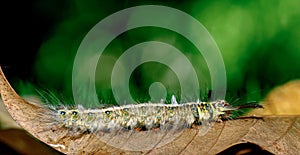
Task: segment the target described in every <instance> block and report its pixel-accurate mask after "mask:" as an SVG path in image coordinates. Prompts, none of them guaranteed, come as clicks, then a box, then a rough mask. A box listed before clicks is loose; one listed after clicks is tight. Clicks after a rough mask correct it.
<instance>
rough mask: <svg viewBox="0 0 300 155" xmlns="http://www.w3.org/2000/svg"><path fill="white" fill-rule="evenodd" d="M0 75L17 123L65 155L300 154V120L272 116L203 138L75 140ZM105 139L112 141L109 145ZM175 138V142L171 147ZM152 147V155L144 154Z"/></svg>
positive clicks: (152, 135)
mask: <svg viewBox="0 0 300 155" xmlns="http://www.w3.org/2000/svg"><path fill="white" fill-rule="evenodd" d="M0 73H1V74H0V89H1V95H2V99H3V102H4V104H5V105H6V107H7V110H8V111H9V113H10V115H11V116H12V117H13V119H14V120H15V121H16V122H18V124H20V125H21V126H22V127H23V128H24V129H25V130H27V131H28V132H29V133H31V134H32V135H33V136H35V137H36V138H38V139H39V140H41V141H43V142H45V143H46V144H48V145H50V146H52V147H53V148H55V149H57V150H59V151H61V152H63V153H66V154H216V153H218V152H221V151H222V150H225V149H226V148H228V147H230V146H232V145H235V144H238V143H245V142H251V143H254V144H257V145H259V146H260V147H262V148H263V149H265V150H268V151H270V152H272V153H275V154H297V153H299V152H298V148H300V142H299V139H300V117H299V116H285V117H280V116H276V117H271V116H268V117H264V118H263V119H253V118H246V119H237V120H230V121H225V122H222V123H215V124H214V126H212V128H211V129H210V130H209V132H208V133H207V134H206V135H204V136H200V134H199V128H201V127H198V128H192V129H184V130H182V131H175V132H171V131H170V133H161V132H155V131H147V132H146V131H143V132H132V133H130V132H127V133H123V134H120V135H113V136H111V137H110V136H109V135H107V134H106V133H105V134H104V135H95V134H89V133H81V134H76V135H75V134H72V132H70V131H68V130H67V129H66V128H63V127H56V128H55V127H51V126H50V127H49V124H45V121H43V119H44V118H40V117H41V115H40V114H44V113H47V110H46V109H45V108H44V107H42V106H40V105H37V104H32V103H29V102H27V101H25V100H24V99H22V98H21V97H19V96H18V94H17V93H15V91H14V90H13V89H12V88H11V86H10V85H9V83H8V82H7V80H6V79H5V76H4V75H3V73H2V70H0ZM44 117H46V116H44ZM37 118H38V119H37ZM45 119H49V118H45ZM105 137H106V138H110V139H106V140H105ZM170 138H174V139H173V140H171V141H170V142H168V139H170ZM110 144H118V146H119V147H114V146H116V145H110ZM149 146H151V147H150V148H149ZM147 147H148V148H149V149H147V150H145V148H147ZM139 149H140V150H139Z"/></svg>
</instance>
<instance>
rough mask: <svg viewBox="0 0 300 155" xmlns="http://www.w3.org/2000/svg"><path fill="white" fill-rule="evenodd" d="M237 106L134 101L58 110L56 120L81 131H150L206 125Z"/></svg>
mask: <svg viewBox="0 0 300 155" xmlns="http://www.w3.org/2000/svg"><path fill="white" fill-rule="evenodd" d="M234 109H236V108H234V107H231V106H229V104H228V103H227V102H225V101H224V100H217V101H214V102H200V101H197V102H189V103H184V104H178V103H177V101H176V98H175V97H174V96H172V104H163V103H159V104H153V103H144V104H133V105H124V106H118V107H109V108H102V109H85V108H83V107H82V106H78V108H76V109H66V108H65V109H58V110H56V113H55V119H56V121H58V123H59V124H60V125H62V126H64V127H66V128H68V129H70V130H74V131H81V132H92V133H94V132H114V131H120V130H123V129H125V130H133V129H134V130H137V131H140V130H152V129H172V128H177V129H178V128H186V127H191V126H192V125H193V124H196V125H200V124H201V125H207V124H208V123H209V122H215V121H218V120H220V119H221V118H222V117H224V115H225V114H226V112H227V111H231V110H234Z"/></svg>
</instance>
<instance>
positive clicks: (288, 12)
mask: <svg viewBox="0 0 300 155" xmlns="http://www.w3.org/2000/svg"><path fill="white" fill-rule="evenodd" d="M47 3H49V5H48V4H47ZM50 3H51V5H50ZM60 3H64V4H65V5H63V6H64V8H62V9H59V10H61V11H60V12H57V11H55V10H56V7H57V5H55V4H52V1H50V0H45V1H43V2H40V3H37V4H36V10H35V12H36V13H39V14H42V15H44V16H50V17H53V18H55V19H57V21H56V25H55V27H54V28H53V29H52V30H51V31H50V32H49V36H48V37H47V39H45V40H44V42H43V44H42V45H41V46H40V50H39V53H38V56H37V58H36V62H35V72H36V75H34V76H36V77H37V79H38V81H39V83H40V84H43V85H44V87H47V88H51V89H54V90H56V91H59V92H61V93H63V94H65V95H66V96H72V86H71V79H72V65H73V60H74V57H75V55H76V52H77V48H78V46H79V45H80V42H81V40H82V39H83V37H84V36H85V34H86V33H87V32H88V31H89V30H90V29H91V28H92V27H93V26H94V25H95V24H96V23H98V22H99V21H100V20H101V19H103V18H105V17H106V16H108V15H110V14H111V13H114V12H117V11H119V10H121V9H125V8H127V7H131V6H136V5H143V4H158V5H166V6H170V7H174V8H177V9H179V10H182V11H184V12H187V13H188V14H190V15H191V16H193V17H194V18H196V19H197V20H199V21H200V22H201V23H202V24H203V25H204V26H205V27H206V28H207V30H208V31H209V32H210V33H211V35H212V36H213V38H214V39H215V41H216V43H217V45H218V46H219V48H220V51H221V52H222V56H223V59H224V62H225V67H226V74H227V91H228V93H227V99H229V100H230V99H232V98H237V97H241V96H243V95H244V96H245V95H246V96H247V94H251V93H252V92H258V93H256V99H261V98H262V96H264V95H265V94H266V93H267V92H268V91H269V90H270V89H271V88H273V87H274V86H277V85H279V84H283V83H285V82H287V81H290V80H293V79H297V78H300V67H299V66H300V61H299V60H300V31H299V27H300V9H299V8H298V6H299V4H300V2H299V1H298V0H286V1H279V0H265V1H260V0H253V1H235V0H225V1H218V0H215V1H210V0H200V1H192V0H189V1H165V2H157V1H139V2H133V1H124V2H120V1H109V2H102V1H96V0H91V1H79V0H75V1H73V0H65V1H62V2H60ZM46 4H47V5H46ZM186 26H187V27H186V28H187V29H191V33H192V31H195V30H193V29H192V28H189V24H188V23H187V24H186ZM147 40H159V41H162V42H167V43H169V44H172V45H174V46H176V47H177V48H178V49H180V50H181V51H183V52H184V54H186V55H187V57H188V58H189V59H190V60H191V61H192V62H193V65H194V67H195V68H196V69H197V73H198V71H199V72H203V75H207V74H208V70H207V66H206V64H205V61H203V59H202V58H201V55H199V54H197V51H196V49H195V48H194V47H193V46H192V45H191V43H189V42H188V41H186V40H184V39H183V38H182V37H181V36H180V35H178V34H176V33H174V32H170V31H167V30H163V29H158V28H143V29H136V30H131V31H130V32H126V33H125V34H122V36H120V37H118V38H116V39H115V40H114V41H113V42H112V43H111V44H110V46H109V47H108V48H107V49H106V51H105V52H104V54H103V55H102V57H101V58H100V60H99V64H98V65H99V67H98V68H97V72H96V87H97V92H98V96H99V99H100V101H101V102H109V103H113V102H114V99H113V97H112V93H111V90H110V74H111V69H112V67H113V65H114V62H115V61H116V60H117V59H118V57H119V56H120V55H121V54H122V52H123V51H124V50H126V49H127V48H129V47H130V46H133V45H134V44H137V43H140V42H143V41H147ZM153 66H155V67H154V68H153ZM155 68H156V69H155ZM158 74H160V75H162V76H158ZM163 75H164V76H163ZM174 76H175V74H173V73H172V72H171V71H170V70H169V69H168V68H166V67H163V66H159V65H157V64H156V65H151V64H145V65H143V66H140V67H139V68H138V69H137V70H136V71H135V72H134V74H133V75H132V77H131V82H130V88H131V89H132V92H134V96H135V97H136V98H137V100H139V101H141V100H145V101H146V100H148V99H149V96H148V97H147V93H145V92H148V91H147V90H148V87H149V85H150V84H151V83H152V82H156V81H162V82H163V83H166V85H167V86H166V87H167V88H168V97H167V98H168V99H169V98H170V94H176V95H178V93H180V91H179V90H178V88H179V86H178V81H177V79H176V77H174ZM203 81H204V82H203V83H202V85H201V86H200V87H201V89H203V90H204V92H205V91H206V93H208V92H207V90H209V87H210V86H209V83H210V79H209V76H206V77H205V78H204V79H203ZM167 82H169V83H167ZM205 83H207V85H206V84H205ZM206 93H205V94H204V95H203V94H202V95H203V96H202V97H203V98H205V95H207V94H206ZM141 96H142V98H143V99H139V98H141ZM203 98H202V99H203ZM141 102H142V101H141Z"/></svg>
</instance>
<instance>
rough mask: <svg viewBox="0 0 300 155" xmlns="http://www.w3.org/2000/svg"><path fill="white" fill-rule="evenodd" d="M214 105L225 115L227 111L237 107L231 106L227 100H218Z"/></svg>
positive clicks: (220, 113)
mask: <svg viewBox="0 0 300 155" xmlns="http://www.w3.org/2000/svg"><path fill="white" fill-rule="evenodd" d="M214 107H215V108H216V110H217V111H218V113H219V115H224V114H226V113H227V112H230V111H232V110H236V109H237V108H235V107H231V106H230V105H229V103H228V102H226V101H225V100H217V101H216V102H215V104H214Z"/></svg>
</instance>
